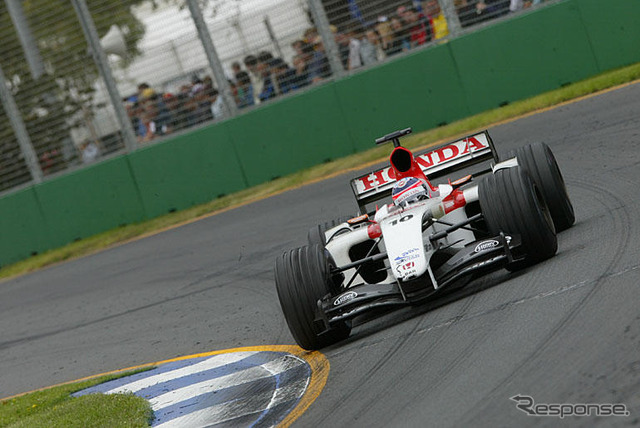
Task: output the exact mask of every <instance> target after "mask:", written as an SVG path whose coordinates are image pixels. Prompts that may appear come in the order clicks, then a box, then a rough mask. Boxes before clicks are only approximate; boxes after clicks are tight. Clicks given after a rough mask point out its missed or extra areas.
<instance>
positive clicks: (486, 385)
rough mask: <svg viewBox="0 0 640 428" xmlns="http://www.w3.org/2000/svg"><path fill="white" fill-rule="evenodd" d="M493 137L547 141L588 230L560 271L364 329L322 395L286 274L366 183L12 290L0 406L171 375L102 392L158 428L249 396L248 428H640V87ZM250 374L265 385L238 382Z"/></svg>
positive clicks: (5, 317)
mask: <svg viewBox="0 0 640 428" xmlns="http://www.w3.org/2000/svg"><path fill="white" fill-rule="evenodd" d="M404 125H405V126H412V125H414V124H411V123H406V124H404ZM391 131H394V130H393V129H390V130H389V132H391ZM489 133H490V135H491V137H492V138H493V141H494V143H495V144H496V147H497V148H498V151H499V152H500V153H503V154H504V153H507V152H508V151H509V150H513V149H515V148H517V147H519V146H522V145H525V144H529V143H533V142H536V141H542V142H545V143H547V144H548V145H549V146H550V147H551V149H552V150H553V152H554V154H555V156H556V159H557V160H558V163H559V165H560V168H561V170H562V173H563V175H564V179H565V181H566V184H567V189H568V192H569V195H570V196H571V198H572V201H573V205H574V208H575V212H576V223H575V225H574V226H573V227H572V228H570V229H568V230H566V231H564V232H562V233H561V234H559V236H558V253H557V254H556V256H555V257H553V258H551V259H549V260H546V261H544V262H542V263H540V264H538V265H535V266H533V267H530V268H527V269H525V270H523V271H520V272H517V273H509V272H507V271H499V272H496V273H493V274H490V275H488V276H485V277H483V278H481V279H479V280H477V281H474V282H472V283H471V284H469V285H468V286H466V287H464V288H462V289H456V290H448V291H447V292H445V293H443V294H442V295H440V296H439V297H438V298H437V299H434V300H433V301H430V302H428V303H427V304H425V305H420V306H415V307H409V308H404V309H400V310H397V311H393V312H389V313H386V314H381V315H380V316H375V317H368V318H360V319H356V320H355V325H354V328H353V331H352V334H351V336H350V338H349V339H347V340H345V341H343V342H341V343H339V344H337V345H335V346H331V347H329V348H326V349H323V350H322V354H321V355H323V358H326V361H327V370H325V371H323V372H322V373H323V374H324V376H325V379H324V381H318V382H317V383H316V384H315V385H316V386H315V387H314V389H313V391H310V390H309V388H310V386H311V385H312V384H313V380H312V378H313V373H314V372H315V369H314V368H313V365H312V364H311V363H309V359H308V354H305V353H304V352H302V351H301V350H299V348H296V347H295V346H293V345H294V343H295V342H294V340H293V338H292V337H291V335H290V333H289V330H288V328H287V325H286V322H285V320H284V317H283V315H282V312H281V309H280V305H279V302H278V298H277V295H276V290H275V285H274V277H273V264H274V260H275V258H276V256H277V255H279V254H280V253H282V252H283V251H284V250H286V249H290V248H294V247H297V246H301V245H304V244H305V243H306V235H307V230H308V229H309V227H311V226H313V225H315V224H318V223H321V222H325V221H329V220H331V219H334V218H337V217H340V216H341V215H348V214H352V213H353V212H355V211H356V209H357V207H356V204H355V202H354V200H353V196H352V194H351V190H350V188H349V183H348V181H349V179H350V178H352V177H355V176H357V175H360V174H362V173H364V172H366V171H365V170H362V171H353V172H349V173H347V174H344V175H342V176H338V177H334V178H331V179H329V180H327V181H323V182H319V183H315V184H311V185H308V186H304V187H301V188H298V189H295V190H292V191H289V192H285V193H282V194H280V195H278V196H275V197H272V198H269V199H265V200H262V201H259V202H255V203H252V204H250V205H246V206H243V207H241V208H238V209H234V210H230V211H227V212H224V213H221V214H218V215H214V216H211V217H208V218H205V219H203V220H200V221H197V222H194V223H191V224H188V225H185V226H182V227H179V228H175V229H171V230H168V231H165V232H162V233H160V234H157V235H154V236H151V237H147V238H144V239H141V240H138V241H134V242H130V243H128V244H125V245H121V246H118V247H115V248H112V249H109V250H106V251H104V252H101V253H98V254H94V255H91V256H87V257H84V258H82V259H79V260H74V261H70V262H67V263H64V264H60V265H57V266H53V267H50V268H47V269H44V270H42V271H40V272H35V273H32V274H29V275H25V276H22V277H19V278H15V279H12V280H9V281H5V282H3V283H2V284H1V285H0V325H2V329H1V331H0V367H1V368H2V371H1V375H0V398H4V397H8V396H12V395H14V394H19V393H22V392H25V391H31V390H35V389H38V388H42V387H46V386H49V385H53V384H57V383H61V382H66V381H70V380H74V379H79V378H83V377H86V376H91V375H95V374H97V373H104V372H109V371H112V370H118V369H122V368H126V367H135V366H139V365H142V364H147V363H149V362H152V361H167V360H170V361H168V362H166V363H164V364H159V365H158V368H157V369H155V370H157V371H156V372H153V373H152V372H146V373H144V374H139V375H136V376H138V377H135V378H133V377H130V378H126V379H123V380H120V381H117V383H114V384H105V385H103V386H100V387H97V388H96V390H101V391H105V390H107V391H113V390H119V389H123V388H125V387H126V385H134V386H133V388H138V392H140V393H143V394H146V393H148V399H149V400H150V402H151V403H152V406H154V409H156V416H157V421H156V422H155V424H156V425H157V426H163V425H162V424H163V423H165V422H167V421H170V420H174V421H178V420H179V419H180V418H187V417H191V416H194V415H196V416H198V415H199V416H202V417H203V418H209V417H211V418H214V417H215V415H220V414H221V412H222V411H226V410H224V409H228V407H229V406H231V405H230V404H229V403H230V402H234V401H233V400H234V399H233V398H230V397H231V396H232V395H230V394H232V393H235V392H237V393H239V397H242V398H239V400H240V401H238V403H242V404H241V405H240V407H243V408H244V410H245V414H244V416H238V417H247V418H253V419H251V420H249V419H247V420H242V421H243V422H238V425H240V426H246V425H250V424H252V423H256V424H257V425H256V426H268V425H271V424H273V423H278V422H280V423H282V422H284V423H285V424H288V423H292V424H293V426H300V427H308V426H328V427H329V426H331V427H333V426H336V427H339V426H350V427H423V426H438V427H464V426H475V427H496V426H533V425H536V426H549V427H555V426H560V425H561V426H570V427H583V426H603V427H610V426H614V427H618V426H620V427H626V426H638V425H640V352H638V351H639V350H640V306H639V305H638V302H640V257H639V255H640V222H639V221H638V219H639V218H640V190H639V189H640V84H638V83H636V84H632V85H627V86H625V87H622V88H619V89H616V90H613V91H609V92H606V93H603V94H599V95H596V96H592V97H588V98H585V99H583V100H580V101H578V102H574V103H570V104H566V105H562V106H560V107H557V108H554V109H550V110H547V111H544V112H540V113H537V114H534V115H531V116H527V117H524V118H521V119H519V120H516V121H513V122H509V123H505V124H501V125H497V126H493V127H490V128H489ZM371 146H372V147H373V146H374V144H373V141H372V142H371ZM374 168H375V167H369V168H368V169H369V170H370V169H374ZM456 178H460V177H457V176H453V177H451V179H456ZM365 321H366V322H365ZM278 346H285V347H287V349H288V350H282V349H279V348H278ZM245 347H254V348H255V349H242V348H245ZM256 347H257V348H256ZM238 348H241V349H238ZM227 349H228V350H231V352H230V353H226V352H223V353H220V352H218V351H221V350H227ZM293 349H298V350H297V351H292V350H293ZM212 351H216V352H213V353H212ZM243 352H245V354H243ZM208 353H211V354H208ZM288 355H291V357H289V356H288ZM183 356H194V357H193V359H191V358H189V359H184V360H183V359H181V358H182V357H183ZM236 358H239V359H238V360H236ZM225 359H230V360H225ZM329 365H330V368H329ZM233 367H235V368H238V369H239V371H238V372H239V373H242V376H246V379H247V382H248V383H247V385H244V384H238V383H236V381H230V380H229V379H230V378H228V377H226V376H228V375H229V373H230V372H229V370H231V369H230V368H233ZM264 367H267V368H264ZM194 369H195V370H196V371H194V372H190V370H194ZM200 369H202V370H200ZM180 371H181V372H180ZM172 372H173V374H174V375H175V372H178V373H182V374H185V376H186V377H188V378H189V380H188V383H184V382H186V381H187V379H186V378H185V379H182V378H183V377H184V376H178V377H177V378H176V380H171V379H170V378H169V377H168V376H170V373H172ZM151 373H152V374H151ZM149 374H151V376H159V377H158V378H155V379H156V380H161V382H160V383H157V385H158V386H157V387H154V386H151V385H147V384H146V383H145V382H149V381H144V379H145V376H149ZM306 375H310V376H311V378H310V379H311V380H310V381H309V382H310V383H309V385H308V386H307V389H306V392H302V383H304V382H306V381H304V380H303V379H305V376H306ZM199 377H202V382H199V381H198V380H200V379H198V378H199ZM146 379H148V377H147V378H146ZM180 379H182V380H180ZM136 382H139V383H136ZM205 384H207V385H209V384H210V385H213V386H214V387H218V388H221V389H219V390H218V391H226V392H219V393H218V392H215V393H214V392H213V391H212V392H211V393H210V394H209V397H210V398H211V400H212V401H211V402H210V403H204V402H203V401H202V400H201V401H199V402H198V404H197V406H203V407H204V405H205V404H212V405H211V406H209V408H210V409H211V411H210V412H207V413H206V415H205V414H204V413H202V414H198V413H197V412H192V414H191V416H187V414H188V413H189V411H188V410H187V409H188V405H189V404H190V403H195V402H196V401H197V400H198V398H197V397H200V396H201V395H202V394H200V392H201V391H202V390H204V389H205ZM135 385H137V386H135ZM243 385H244V386H243ZM249 385H250V387H249ZM245 387H248V388H249V390H250V391H251V394H249V395H250V397H253V398H247V397H246V394H244V393H245V392H246V391H247V390H244V389H243V388H245ZM300 394H301V395H300ZM516 396H528V397H531V399H532V400H534V401H535V403H536V404H554V403H557V404H560V403H568V404H571V403H573V404H580V403H595V404H607V403H608V404H621V405H624V406H625V408H626V409H627V410H628V416H624V415H623V416H615V415H610V416H600V417H595V416H593V415H591V416H566V417H564V418H563V419H562V420H560V418H559V417H558V416H549V415H548V416H531V415H528V414H527V413H526V412H524V411H522V410H521V409H519V408H518V407H517V405H518V403H517V402H516V401H514V400H512V399H511V397H516ZM274 397H275V398H274ZM295 397H300V398H295ZM200 399H202V397H200ZM206 400H209V398H207V399H206ZM296 400H297V401H296ZM272 401H273V405H272V406H271V407H269V403H271V402H272ZM180 403H181V404H180ZM185 405H187V407H185ZM225 406H227V407H225ZM265 409H284V412H283V413H280V414H278V415H276V414H275V413H271V412H270V411H267V412H266V413H264V415H263V412H264V411H265ZM219 411H220V412H219ZM183 420H186V419H183ZM220 420H224V418H222V419H220ZM231 420H232V419H228V420H227V421H231ZM215 421H218V419H215ZM237 421H241V419H237ZM245 422H246V423H245ZM204 423H205V424H206V423H208V424H212V423H218V422H214V419H211V420H210V421H209V422H204ZM220 423H221V424H222V425H225V424H227V423H228V424H232V423H231V422H220Z"/></svg>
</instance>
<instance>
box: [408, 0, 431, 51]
mask: <svg viewBox="0 0 640 428" xmlns="http://www.w3.org/2000/svg"><path fill="white" fill-rule="evenodd" d="M403 16H404V21H405V25H406V26H407V27H408V28H409V37H410V40H411V47H412V48H415V47H417V46H421V45H424V44H425V43H427V42H430V41H431V40H432V39H433V30H432V28H431V23H430V22H429V20H427V18H426V17H425V16H424V15H423V14H422V13H419V12H418V10H417V9H415V8H413V7H409V8H407V9H406V11H405V12H404V15H403Z"/></svg>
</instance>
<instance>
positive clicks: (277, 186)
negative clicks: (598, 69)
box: [0, 63, 640, 279]
mask: <svg viewBox="0 0 640 428" xmlns="http://www.w3.org/2000/svg"><path fill="white" fill-rule="evenodd" d="M637 79H640V63H638V64H634V65H631V66H628V67H624V68H621V69H618V70H614V71H610V72H607V73H603V74H600V75H598V76H595V77H592V78H589V79H586V80H584V81H582V82H578V83H574V84H572V85H569V86H567V87H564V88H560V89H557V90H554V91H550V92H547V93H544V94H541V95H538V96H535V97H533V98H530V99H527V100H523V101H518V102H515V103H513V104H510V105H507V106H505V107H501V108H498V109H495V110H491V111H488V112H484V113H481V114H477V115H475V116H472V117H469V118H466V119H463V120H460V121H457V122H454V123H451V124H449V125H446V126H443V127H440V128H436V129H432V130H430V131H425V132H421V133H418V134H415V135H412V136H410V137H408V138H407V139H405V140H403V144H404V145H406V146H407V147H409V148H417V147H422V146H426V145H429V144H433V143H435V142H437V141H440V140H442V139H449V138H454V137H457V136H461V135H463V134H468V133H470V132H472V131H474V130H478V129H481V128H486V127H489V126H491V125H493V124H496V123H498V122H502V121H505V120H509V119H513V118H517V117H520V116H522V115H524V114H527V113H531V112H535V111H538V110H541V109H544V108H546V107H550V106H554V105H557V104H560V103H562V102H565V101H569V100H573V99H576V98H579V97H582V96H585V95H588V94H592V93H595V92H598V91H601V90H604V89H608V88H611V87H615V86H618V85H621V84H624V83H628V82H631V81H634V80H637ZM390 131H391V130H390ZM388 154H389V148H388V147H378V148H373V149H371V150H368V151H366V152H362V153H358V154H354V155H351V156H348V157H345V158H342V159H338V160H336V161H333V162H329V163H326V164H322V165H318V166H315V167H313V168H309V169H307V170H304V171H300V172H298V173H295V174H291V175H289V176H287V177H283V178H279V179H277V180H274V181H271V182H269V183H264V184H261V185H258V186H255V187H252V188H251V189H246V190H243V191H241V192H238V193H235V194H233V195H227V196H225V197H222V198H220V199H216V200H214V201H212V202H209V203H206V204H202V205H198V206H195V207H192V208H189V209H186V210H183V211H180V212H175V213H171V214H167V215H164V216H162V217H158V218H155V219H152V220H149V221H145V222H142V223H137V224H131V225H127V226H124V227H120V228H117V229H113V230H110V231H107V232H104V233H101V234H99V235H96V236H93V237H90V238H86V239H83V240H81V241H79V242H74V243H72V244H69V245H67V246H65V247H62V248H59V249H55V250H51V251H48V252H46V253H43V254H39V255H36V256H33V257H31V258H29V259H26V260H23V261H20V262H18V263H15V264H13V265H8V266H4V267H3V268H2V269H1V270H0V279H2V278H8V277H13V276H16V275H21V274H24V273H27V272H31V271H35V270H37V269H40V268H42V267H45V266H49V265H51V264H54V263H58V262H61V261H65V260H69V259H72V258H77V257H80V256H83V255H87V254H90V253H93V252H96V251H99V250H102V249H104V248H107V247H110V246H112V245H115V244H118V243H122V242H126V241H127V240H130V239H133V238H137V237H140V236H143V235H145V234H149V233H153V232H155V231H158V230H162V229H163V228H166V227H170V226H173V225H177V224H181V223H184V222H188V221H191V220H194V219H197V218H199V217H202V216H204V215H207V214H210V213H214V212H217V211H220V210H223V209H227V208H232V207H235V206H238V205H241V204H245V203H249V202H252V201H256V200H259V199H262V198H264V197H267V196H271V195H275V194H277V193H279V192H282V191H284V190H287V189H291V188H294V187H297V186H300V185H302V184H305V183H308V182H311V181H314V180H319V179H322V178H326V177H329V176H331V175H333V174H336V173H340V172H344V171H345V170H347V169H350V168H357V167H360V166H362V165H364V164H366V163H369V162H375V161H382V160H384V159H385V158H386V157H387V156H388ZM345 185H347V184H346V183H345Z"/></svg>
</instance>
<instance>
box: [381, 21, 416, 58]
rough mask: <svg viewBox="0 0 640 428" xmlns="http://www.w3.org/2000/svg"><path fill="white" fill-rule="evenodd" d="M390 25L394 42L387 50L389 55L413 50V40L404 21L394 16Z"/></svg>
mask: <svg viewBox="0 0 640 428" xmlns="http://www.w3.org/2000/svg"><path fill="white" fill-rule="evenodd" d="M390 23H391V28H392V29H393V42H392V43H391V46H390V47H389V49H387V55H395V54H397V53H400V52H406V51H408V50H409V49H411V38H410V37H409V32H408V31H407V29H406V27H405V26H404V23H403V22H402V20H400V18H397V17H395V16H394V17H392V18H391V20H390Z"/></svg>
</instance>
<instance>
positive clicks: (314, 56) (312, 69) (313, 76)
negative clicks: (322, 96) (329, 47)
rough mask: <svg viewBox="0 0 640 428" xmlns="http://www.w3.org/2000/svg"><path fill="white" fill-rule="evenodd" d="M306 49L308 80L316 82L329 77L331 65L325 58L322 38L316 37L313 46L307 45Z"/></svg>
mask: <svg viewBox="0 0 640 428" xmlns="http://www.w3.org/2000/svg"><path fill="white" fill-rule="evenodd" d="M307 51H308V52H309V56H308V58H309V59H308V62H307V64H308V68H307V71H308V75H307V80H308V82H309V83H316V82H320V81H321V80H323V79H326V78H327V77H330V76H331V65H330V64H329V58H327V55H326V53H325V50H324V43H322V39H321V38H320V37H316V39H315V41H314V44H313V46H309V47H308V48H307Z"/></svg>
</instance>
